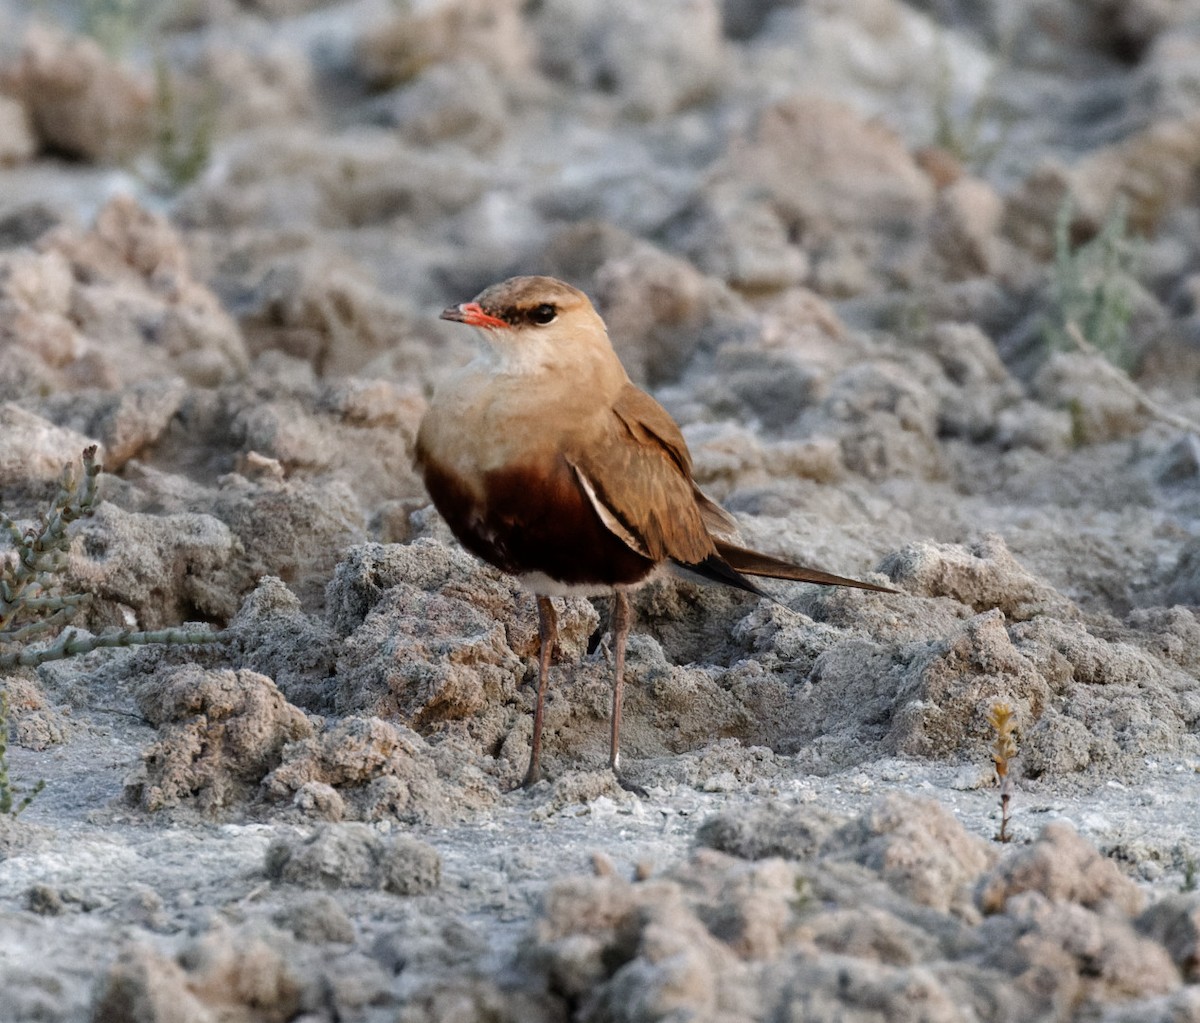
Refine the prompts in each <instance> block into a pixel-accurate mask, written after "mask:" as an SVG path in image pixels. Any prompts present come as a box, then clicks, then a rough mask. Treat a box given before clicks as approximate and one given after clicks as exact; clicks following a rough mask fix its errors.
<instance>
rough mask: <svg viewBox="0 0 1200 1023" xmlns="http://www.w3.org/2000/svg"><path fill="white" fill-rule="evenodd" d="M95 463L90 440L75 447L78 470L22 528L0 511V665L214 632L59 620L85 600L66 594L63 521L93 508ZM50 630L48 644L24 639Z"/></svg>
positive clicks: (191, 639) (214, 636)
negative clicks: (85, 627) (98, 629)
mask: <svg viewBox="0 0 1200 1023" xmlns="http://www.w3.org/2000/svg"><path fill="white" fill-rule="evenodd" d="M99 475H100V464H99V462H97V461H96V446H95V445H92V446H91V447H89V448H87V449H86V450H85V451H84V452H83V471H82V472H81V473H80V472H75V471H74V470H73V469H72V468H71V467H68V468H66V469H64V470H63V474H62V476H61V477H60V478H59V482H58V490H57V492H56V493H55V496H54V499H53V500H52V501H51V503H50V507H49V508H48V509H47V510H46V511H45V512H43V513H42V515H41V516H40V517H39V518H38V519H37V521H36V522H35V523H33V524H32V525H30V526H27V527H25V528H22V526H21V525H20V523H18V522H17V521H16V520H15V519H13V518H11V517H10V516H9V515H8V514H7V513H6V512H4V511H3V510H2V509H0V533H4V532H6V533H7V534H8V538H9V540H10V542H11V544H12V548H13V549H12V550H11V551H9V552H7V553H6V554H0V669H2V668H13V667H17V666H23V667H36V666H37V665H39V664H44V663H45V662H46V661H54V660H58V659H60V658H63V657H72V656H75V655H77V654H84V653H88V652H90V651H92V650H99V649H100V648H102V647H117V646H144V645H146V644H152V643H172V644H174V643H213V642H219V641H220V640H222V639H223V638H224V637H223V635H222V634H221V633H213V632H200V631H196V630H189V629H159V630H157V631H154V632H134V631H131V630H128V629H125V630H120V631H116V632H106V633H101V634H100V635H90V634H81V633H77V632H76V631H75V630H73V629H70V628H68V627H67V623H68V622H69V621H70V620H71V618H73V617H74V616H75V614H77V613H78V611H79V609H80V608H81V607H83V606H84V605H85V604H87V603H88V601H90V600H91V595H90V594H87V593H70V592H66V590H67V589H68V587H67V586H66V577H65V573H64V569H65V568H66V563H67V555H68V552H69V550H70V547H71V534H70V532H69V527H70V525H71V524H72V523H73V522H76V521H78V520H79V519H81V518H86V517H88V516H90V515H91V514H92V513H93V512H94V510H95V506H96V501H97V495H98V485H97V480H98V477H99ZM55 634H57V638H56V639H54V641H53V642H51V643H50V644H49V645H48V646H41V647H31V646H29V643H30V642H33V641H38V640H43V639H47V638H49V637H50V636H53V635H55Z"/></svg>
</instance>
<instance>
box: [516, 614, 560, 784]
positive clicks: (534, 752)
mask: <svg viewBox="0 0 1200 1023" xmlns="http://www.w3.org/2000/svg"><path fill="white" fill-rule="evenodd" d="M537 609H538V640H539V644H538V691H537V706H536V707H535V708H534V711H533V739H532V740H531V741H530V744H529V770H528V771H526V772H525V780H524V781H523V782H522V783H521V784H522V785H524V786H525V787H526V788H528V787H529V786H530V785H534V784H536V783H537V782H538V781H540V780H541V777H542V764H541V759H542V713H543V707H544V705H545V703H546V688H547V684H548V683H549V680H550V658H552V657H553V656H554V644H555V643H556V642H558V616H557V615H556V614H555V613H554V605H553V604H552V603H550V598H549V597H542V596H539V597H538V598H537Z"/></svg>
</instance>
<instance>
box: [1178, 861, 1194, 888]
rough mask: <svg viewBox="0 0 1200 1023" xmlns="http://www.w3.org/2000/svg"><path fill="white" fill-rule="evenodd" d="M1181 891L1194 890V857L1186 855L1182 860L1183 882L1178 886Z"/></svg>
mask: <svg viewBox="0 0 1200 1023" xmlns="http://www.w3.org/2000/svg"><path fill="white" fill-rule="evenodd" d="M1179 890H1180V891H1181V892H1194V891H1195V890H1196V860H1195V857H1192V856H1188V857H1186V858H1185V859H1184V861H1183V884H1181V885H1180V886H1179Z"/></svg>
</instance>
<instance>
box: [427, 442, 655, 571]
mask: <svg viewBox="0 0 1200 1023" xmlns="http://www.w3.org/2000/svg"><path fill="white" fill-rule="evenodd" d="M423 468H424V474H425V486H426V488H427V489H428V491H429V496H430V497H431V498H433V503H434V506H435V507H436V508H437V510H438V511H439V512H440V513H441V515H442V518H444V519H445V520H446V522H447V524H448V525H449V526H450V529H451V531H452V532H453V533H454V535H455V536H456V537H457V538H458V540H459V542H460V543H461V544H462V545H463V546H464V547H466V548H467V550H469V551H471V553H473V554H475V555H477V556H478V557H480V558H482V559H483V560H484V561H486V562H488V563H489V564H492V565H495V566H496V567H497V568H499V569H501V570H502V571H504V572H508V573H509V574H511V575H517V576H519V575H524V574H525V573H531V572H540V573H542V574H543V575H546V576H548V577H549V578H550V579H553V580H554V581H555V582H557V583H561V584H563V585H567V586H597V587H605V586H625V585H631V584H633V583H637V582H641V581H642V580H643V579H645V578H646V576H647V575H649V574H650V572H651V571H653V569H654V562H653V561H651V560H650V559H649V558H646V557H643V556H642V555H641V554H639V553H637V551H634V550H632V549H631V548H630V547H629V546H628V545H626V544H625V543H624V542H623V541H622V540H620V539H619V538H618V537H616V536H614V535H613V534H612V533H611V532H610V531H609V530H608V529H607V528H606V527H605V525H604V523H603V522H601V521H600V517H599V516H598V515H597V514H596V511H595V509H594V508H593V507H592V504H591V502H590V501H589V500H588V497H587V494H585V493H584V492H583V489H582V487H581V486H580V485H579V481H578V480H577V479H576V477H575V473H574V472H573V471H572V469H571V467H570V466H569V465H568V464H567V462H566V460H565V459H562V458H559V459H557V460H556V461H555V462H554V463H553V464H552V465H549V466H545V467H543V466H538V467H536V468H526V467H519V468H509V469H501V470H494V471H492V472H490V473H488V474H487V476H486V477H485V479H484V486H483V491H484V499H483V501H480V500H477V499H476V498H475V496H474V494H473V493H472V491H471V489H470V488H468V487H465V486H463V484H462V482H461V481H460V480H459V479H458V478H457V477H456V476H455V475H454V474H452V473H449V472H446V471H444V470H442V469H441V468H440V467H439V466H437V465H431V464H430V463H429V462H426V463H425V464H424V467H423Z"/></svg>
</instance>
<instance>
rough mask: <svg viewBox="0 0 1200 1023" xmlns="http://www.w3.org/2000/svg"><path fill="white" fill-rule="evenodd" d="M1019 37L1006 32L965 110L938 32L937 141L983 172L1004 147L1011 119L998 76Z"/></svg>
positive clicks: (947, 150)
mask: <svg viewBox="0 0 1200 1023" xmlns="http://www.w3.org/2000/svg"><path fill="white" fill-rule="evenodd" d="M1014 39H1015V37H1011V36H1006V37H1005V39H1004V40H1003V41H1002V44H1001V46H1000V51H999V53H998V55H997V57H996V60H995V62H994V63H993V64H992V66H991V69H990V71H989V72H988V75H987V77H986V78H985V79H984V81H983V83H982V84H981V85H980V87H979V91H978V92H976V93H975V95H974V96H973V97H972V99H971V101H970V103H969V104H968V105H967V108H966V110H965V111H962V112H961V113H960V112H959V111H957V110H956V109H955V102H954V91H955V90H954V86H955V82H954V69H953V67H952V66H951V63H950V53H949V50H948V47H947V45H946V39H945V37H944V36H943V35H940V34H939V36H938V39H937V43H936V48H935V51H934V60H935V62H936V63H935V66H934V72H935V77H934V82H933V121H934V124H933V144H934V145H935V146H938V147H939V148H941V149H944V150H945V151H946V152H947V153H949V154H950V155H951V156H953V157H954V158H955V159H957V160H959V161H961V162H962V163H963V164H964V165H965V166H967V167H970V168H971V169H972V170H973V171H975V172H976V173H982V172H983V171H985V170H986V169H987V167H988V164H990V163H991V162H992V160H993V159H994V158H995V157H996V155H997V154H998V153H999V152H1000V151H1001V150H1002V149H1003V148H1004V144H1005V142H1006V141H1007V139H1008V133H1009V123H1008V119H1007V118H1005V117H1004V116H1003V111H1002V108H1001V106H1000V104H999V102H998V101H997V95H996V80H997V78H999V76H1000V74H1001V73H1002V72H1003V71H1004V70H1005V69H1006V68H1007V67H1009V66H1010V65H1011V64H1012V48H1013V45H1014Z"/></svg>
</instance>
